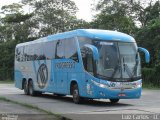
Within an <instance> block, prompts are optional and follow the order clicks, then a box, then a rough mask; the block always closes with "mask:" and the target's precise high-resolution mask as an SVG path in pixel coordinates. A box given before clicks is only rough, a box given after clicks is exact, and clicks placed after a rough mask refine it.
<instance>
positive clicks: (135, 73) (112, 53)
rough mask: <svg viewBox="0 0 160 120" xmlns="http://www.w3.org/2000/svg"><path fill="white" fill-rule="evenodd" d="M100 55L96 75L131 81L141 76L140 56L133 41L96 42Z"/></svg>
mask: <svg viewBox="0 0 160 120" xmlns="http://www.w3.org/2000/svg"><path fill="white" fill-rule="evenodd" d="M95 45H96V47H97V49H98V51H99V55H100V59H99V60H98V63H97V77H98V78H101V79H105V78H106V79H112V80H114V81H131V80H136V79H139V78H140V77H141V72H140V71H141V70H140V58H139V53H138V52H137V46H136V44H135V43H124V42H104V41H101V42H97V44H95Z"/></svg>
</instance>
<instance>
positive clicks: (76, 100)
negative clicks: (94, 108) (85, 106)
mask: <svg viewBox="0 0 160 120" xmlns="http://www.w3.org/2000/svg"><path fill="white" fill-rule="evenodd" d="M73 102H74V103H76V104H79V103H80V102H81V97H80V95H79V89H78V85H77V84H75V85H73Z"/></svg>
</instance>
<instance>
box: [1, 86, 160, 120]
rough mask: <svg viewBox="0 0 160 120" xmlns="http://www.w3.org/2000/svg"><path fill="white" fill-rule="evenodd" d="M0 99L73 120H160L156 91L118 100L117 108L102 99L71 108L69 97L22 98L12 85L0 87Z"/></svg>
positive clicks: (159, 91) (158, 95)
mask: <svg viewBox="0 0 160 120" xmlns="http://www.w3.org/2000/svg"><path fill="white" fill-rule="evenodd" d="M0 96H1V97H5V98H7V99H10V100H13V101H18V102H21V103H27V104H30V105H33V106H37V107H39V108H41V109H44V110H47V111H49V112H52V113H56V114H61V115H63V116H65V117H68V118H70V119H74V120H84V119H85V120H90V119H92V120H97V119H99V120H104V119H106V117H107V118H108V117H109V118H110V120H112V119H113V120H116V118H117V117H120V119H122V118H125V117H126V116H122V115H123V114H150V115H151V118H149V119H152V117H154V116H153V115H158V120H160V116H159V113H160V112H159V111H160V90H143V92H142V97H141V98H140V99H130V100H120V101H119V103H117V104H111V103H110V102H109V100H104V99H101V100H93V101H92V100H90V101H84V103H83V104H74V103H73V101H72V97H71V96H67V97H56V96H53V95H52V94H43V95H41V96H38V97H32V96H27V95H24V94H23V91H22V90H19V89H17V88H15V87H14V85H13V84H0ZM112 114H114V115H112ZM115 114H117V115H115Z"/></svg>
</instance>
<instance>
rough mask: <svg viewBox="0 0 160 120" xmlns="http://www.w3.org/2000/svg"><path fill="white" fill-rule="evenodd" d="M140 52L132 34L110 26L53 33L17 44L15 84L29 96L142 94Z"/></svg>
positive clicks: (75, 98)
mask: <svg viewBox="0 0 160 120" xmlns="http://www.w3.org/2000/svg"><path fill="white" fill-rule="evenodd" d="M139 52H143V53H144V55H145V61H146V63H148V62H149V60H150V55H149V52H148V51H147V50H146V49H145V48H142V47H137V44H136V41H135V40H134V38H133V37H131V36H129V35H127V34H124V33H120V32H116V31H109V30H96V29H78V30H73V31H69V32H64V33H59V34H55V35H49V36H47V37H43V38H40V39H37V40H34V41H31V42H26V43H21V44H18V45H17V46H16V48H15V86H16V87H17V88H20V89H22V90H23V89H24V93H25V94H27V95H32V96H33V95H36V94H38V93H44V92H49V93H54V94H56V95H72V96H73V101H74V102H75V103H80V101H81V100H82V98H89V99H109V100H110V101H111V102H113V103H116V102H118V101H119V99H134V98H140V96H141V90H142V78H141V59H140V55H139Z"/></svg>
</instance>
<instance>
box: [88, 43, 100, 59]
mask: <svg viewBox="0 0 160 120" xmlns="http://www.w3.org/2000/svg"><path fill="white" fill-rule="evenodd" d="M85 47H87V48H89V49H91V50H92V52H93V59H94V60H96V61H98V59H99V53H98V49H97V47H95V46H94V45H90V44H86V45H85Z"/></svg>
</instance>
